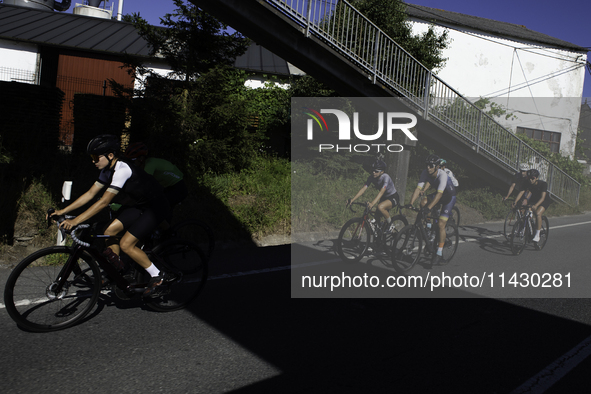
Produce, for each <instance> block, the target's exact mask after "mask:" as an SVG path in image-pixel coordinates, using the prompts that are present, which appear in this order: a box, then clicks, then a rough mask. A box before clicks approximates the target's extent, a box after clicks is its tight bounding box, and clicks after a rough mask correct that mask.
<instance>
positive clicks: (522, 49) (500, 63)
mask: <svg viewBox="0 0 591 394" xmlns="http://www.w3.org/2000/svg"><path fill="white" fill-rule="evenodd" d="M412 26H413V33H414V34H421V33H424V32H425V31H427V29H428V27H429V24H427V23H425V22H423V21H418V20H414V21H412ZM435 29H436V31H437V32H438V33H442V32H443V29H444V27H440V26H436V27H435ZM457 29H458V28H456V27H447V30H448V36H449V38H450V39H451V43H450V45H449V48H447V49H446V50H445V51H444V53H443V56H444V57H446V58H448V60H447V62H446V64H445V66H444V67H443V68H442V69H441V70H439V71H438V72H437V77H439V78H440V79H442V80H443V81H445V82H446V83H447V84H449V85H450V86H451V87H453V88H454V89H455V90H457V91H458V92H460V93H461V94H462V95H463V96H464V97H467V98H472V97H475V98H476V99H478V98H479V97H487V98H491V99H494V101H495V102H496V103H498V104H500V105H502V106H503V107H505V108H506V109H507V111H508V112H509V113H513V114H514V115H515V117H516V119H508V120H507V119H497V120H498V121H499V123H501V124H503V126H505V127H507V128H509V129H511V130H512V131H513V132H515V130H516V127H517V126H522V127H528V128H535V129H541V130H547V131H555V132H560V133H562V135H561V143H560V151H561V153H563V154H565V155H569V156H572V155H573V154H574V148H575V138H576V129H577V126H578V119H579V112H580V105H581V97H582V94H583V83H584V78H585V62H586V60H587V59H586V54H582V53H577V52H570V51H566V50H560V49H554V48H549V47H547V46H544V45H539V44H534V43H530V42H523V41H522V42H517V41H513V40H509V39H505V38H500V37H495V36H491V35H488V34H485V33H482V32H478V31H475V30H470V29H462V30H457ZM530 114H539V115H530Z"/></svg>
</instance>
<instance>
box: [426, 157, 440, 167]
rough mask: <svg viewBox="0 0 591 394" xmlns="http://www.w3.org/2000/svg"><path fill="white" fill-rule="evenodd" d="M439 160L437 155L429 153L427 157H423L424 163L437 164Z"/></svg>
mask: <svg viewBox="0 0 591 394" xmlns="http://www.w3.org/2000/svg"><path fill="white" fill-rule="evenodd" d="M439 160H441V159H440V158H439V156H437V155H429V156H427V159H425V164H433V165H436V166H438V165H439Z"/></svg>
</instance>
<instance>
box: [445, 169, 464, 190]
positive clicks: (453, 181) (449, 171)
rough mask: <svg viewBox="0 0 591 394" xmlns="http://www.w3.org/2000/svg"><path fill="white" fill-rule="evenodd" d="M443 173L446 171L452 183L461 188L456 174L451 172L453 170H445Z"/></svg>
mask: <svg viewBox="0 0 591 394" xmlns="http://www.w3.org/2000/svg"><path fill="white" fill-rule="evenodd" d="M443 171H445V173H446V174H447V176H448V178H449V179H451V183H452V184H453V185H454V186H455V187H458V186H460V183H459V182H458V180H457V179H456V177H455V176H454V173H453V172H451V170H450V169H449V168H445V169H444V170H443Z"/></svg>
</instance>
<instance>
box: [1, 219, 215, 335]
mask: <svg viewBox="0 0 591 394" xmlns="http://www.w3.org/2000/svg"><path fill="white" fill-rule="evenodd" d="M66 218H70V217H69V216H60V217H56V216H53V217H51V218H49V219H48V221H50V220H51V219H54V220H57V223H58V225H59V223H61V222H62V221H63V220H65V219H66ZM95 228H96V226H91V225H90V224H81V225H78V226H76V227H75V228H74V229H72V231H70V232H69V234H70V237H71V239H72V243H73V244H72V246H51V247H48V248H45V249H41V250H39V251H37V252H35V253H33V254H31V255H30V256H28V257H26V258H25V259H24V260H23V261H21V262H20V263H19V264H18V265H17V266H16V267H15V268H14V270H13V271H12V273H11V274H10V276H9V277H8V280H7V281H6V286H5V289H4V304H5V306H6V310H7V312H8V314H9V315H10V317H11V318H12V319H13V320H14V321H15V322H16V323H17V324H18V325H19V326H20V327H22V328H24V329H26V330H29V331H34V332H48V331H55V330H60V329H64V328H68V327H71V326H73V325H75V324H77V323H79V322H80V321H81V320H82V319H84V317H85V316H87V315H88V313H89V312H90V311H91V310H92V309H93V307H94V306H95V304H96V303H97V302H98V298H99V295H100V293H101V290H102V289H103V288H104V283H105V277H106V278H107V279H108V282H110V283H111V290H112V293H114V295H115V296H117V297H118V298H120V299H122V300H131V299H143V301H144V303H145V304H146V305H148V306H149V307H150V308H152V309H154V310H156V311H161V312H169V311H175V310H179V309H182V308H184V307H185V306H186V305H187V304H189V302H191V301H192V300H194V299H195V298H196V297H197V296H198V295H199V293H200V292H201V291H202V290H203V287H204V286H205V283H206V281H207V275H208V263H207V259H206V258H205V256H204V254H203V252H202V251H201V250H200V249H199V248H198V247H197V246H196V245H195V244H194V243H192V242H190V241H187V240H184V239H179V238H170V239H168V240H165V241H163V242H161V243H159V244H158V245H156V246H154V248H153V249H148V250H145V252H146V253H147V254H148V257H149V258H150V260H151V261H152V262H153V263H154V264H155V265H156V266H157V267H158V269H160V270H164V271H166V272H169V273H171V274H172V277H173V279H172V280H171V281H168V282H167V283H165V284H164V285H163V286H160V287H159V288H158V289H157V290H156V293H155V294H153V297H150V298H147V297H146V298H145V297H143V292H144V289H145V288H146V286H147V285H148V281H149V279H150V277H149V275H148V274H147V272H146V271H145V270H144V269H143V268H141V267H140V266H139V265H137V264H135V263H132V264H130V265H129V268H128V269H127V270H125V271H123V272H120V271H119V270H118V269H117V268H115V266H114V265H112V264H111V263H110V262H109V261H108V260H107V258H106V257H105V256H103V254H102V253H101V252H100V250H99V247H98V246H97V244H101V245H102V244H103V242H101V239H105V238H111V237H110V236H106V235H101V234H98V233H97V232H96V230H95ZM60 231H63V230H61V229H60ZM101 271H102V272H101Z"/></svg>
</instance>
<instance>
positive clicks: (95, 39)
mask: <svg viewBox="0 0 591 394" xmlns="http://www.w3.org/2000/svg"><path fill="white" fill-rule="evenodd" d="M0 38H4V39H10V40H17V41H26V42H30V43H34V44H45V45H55V46H60V47H66V48H75V49H83V50H88V51H93V52H102V53H105V52H106V53H117V54H120V53H127V54H130V55H135V56H142V57H147V56H149V54H150V48H149V46H148V43H147V42H146V41H145V40H144V39H143V38H142V37H141V36H140V35H139V34H138V32H137V31H136V29H135V28H134V27H133V25H132V24H130V23H126V22H119V21H115V20H111V19H99V18H92V17H88V16H84V15H74V14H65V13H60V12H52V11H44V10H36V9H30V8H23V7H18V6H13V5H3V4H0Z"/></svg>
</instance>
